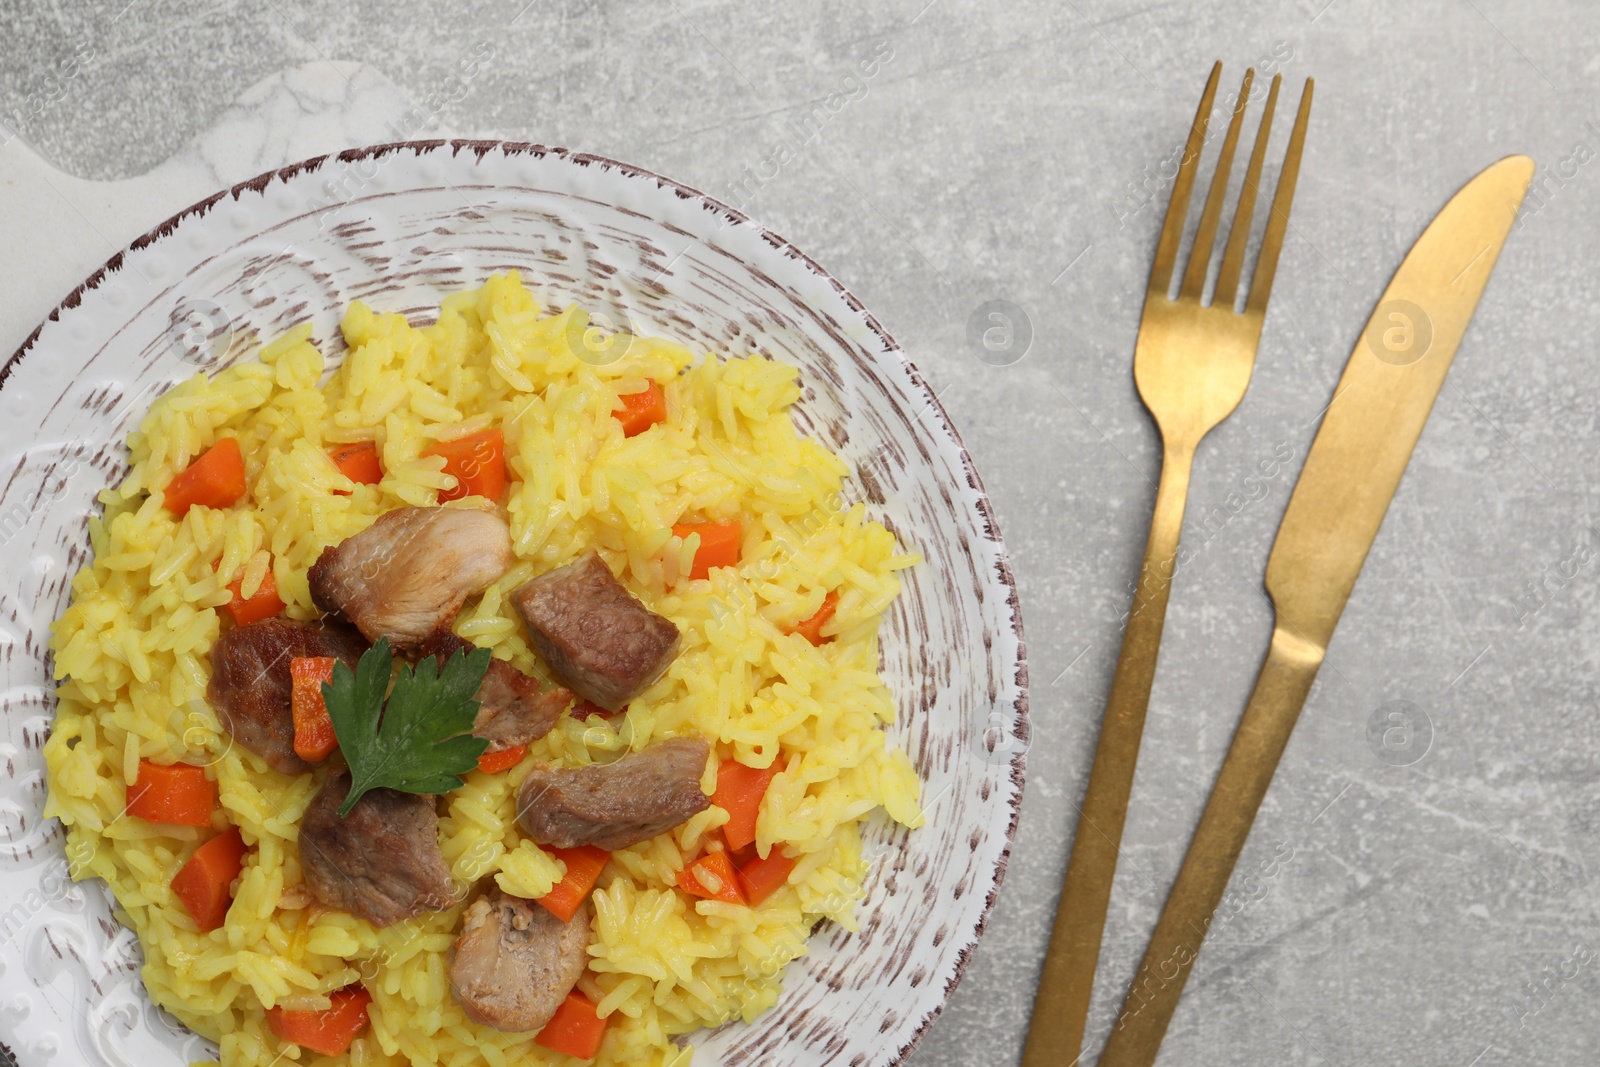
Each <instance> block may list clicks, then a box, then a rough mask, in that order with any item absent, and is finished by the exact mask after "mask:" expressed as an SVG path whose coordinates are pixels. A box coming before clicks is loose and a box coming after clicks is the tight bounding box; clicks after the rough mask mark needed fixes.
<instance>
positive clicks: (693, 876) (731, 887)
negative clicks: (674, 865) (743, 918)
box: [678, 852, 744, 904]
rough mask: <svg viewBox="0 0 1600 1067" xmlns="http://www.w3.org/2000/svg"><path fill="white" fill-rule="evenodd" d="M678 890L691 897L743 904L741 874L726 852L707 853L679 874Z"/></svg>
mask: <svg viewBox="0 0 1600 1067" xmlns="http://www.w3.org/2000/svg"><path fill="white" fill-rule="evenodd" d="M678 888H680V889H682V890H683V891H684V892H685V893H688V894H689V895H690V896H696V897H705V898H706V899H707V900H721V901H726V902H727V903H729V904H743V903H744V893H743V892H742V891H741V890H740V889H739V874H738V872H737V871H735V870H734V869H733V861H732V860H731V859H729V858H728V854H727V853H726V852H707V853H706V854H705V855H704V856H701V857H700V858H699V859H697V860H695V861H694V862H693V863H691V864H689V866H687V867H685V868H684V869H683V870H681V871H679V872H678Z"/></svg>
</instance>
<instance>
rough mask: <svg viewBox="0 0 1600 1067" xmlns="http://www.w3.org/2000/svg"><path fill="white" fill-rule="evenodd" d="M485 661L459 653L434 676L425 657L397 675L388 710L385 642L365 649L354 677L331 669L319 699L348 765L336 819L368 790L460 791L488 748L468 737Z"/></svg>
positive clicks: (485, 655)
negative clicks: (347, 778) (347, 784)
mask: <svg viewBox="0 0 1600 1067" xmlns="http://www.w3.org/2000/svg"><path fill="white" fill-rule="evenodd" d="M489 659H490V653H489V650H488V649H487V648H477V649H473V650H472V651H471V652H463V651H458V652H456V654H455V655H453V656H451V657H450V659H449V661H448V662H447V663H446V664H445V665H444V670H443V671H440V670H439V661H438V660H437V659H435V658H434V657H433V656H424V657H423V658H422V660H421V661H420V662H419V663H418V664H417V665H416V667H415V668H412V667H410V666H402V667H401V668H400V675H399V677H397V678H396V679H395V681H394V689H393V691H392V692H390V693H389V699H388V702H387V705H386V704H385V701H384V691H385V690H387V689H388V688H389V673H390V671H391V669H392V667H393V664H394V656H393V654H392V653H391V652H390V651H389V639H388V638H386V637H380V638H379V639H378V643H377V644H375V645H373V646H372V647H371V648H369V649H367V651H366V653H365V654H363V655H362V657H361V661H360V662H359V663H357V664H356V669H355V671H354V672H352V671H351V670H350V668H349V666H348V665H346V664H345V663H344V662H342V661H341V662H338V663H335V664H334V665H333V681H332V682H331V683H328V682H324V683H323V686H322V697H323V700H324V701H325V702H326V703H327V705H328V718H330V719H332V720H333V733H334V736H335V737H337V738H338V739H339V749H340V751H341V752H343V753H344V758H345V762H346V763H348V764H349V765H350V792H349V794H347V795H346V796H345V799H344V806H343V807H341V808H340V809H339V814H340V815H341V816H344V815H348V814H349V813H350V809H351V808H353V807H355V803H356V801H358V800H360V799H361V795H362V794H363V793H365V792H367V791H368V790H369V789H378V788H384V787H386V788H389V789H398V790H400V791H401V792H404V793H448V792H449V791H450V790H452V789H459V788H460V787H461V785H462V781H461V775H463V774H466V773H467V772H468V771H470V770H472V769H474V768H475V767H477V765H478V757H479V756H481V755H483V750H484V749H485V748H487V747H489V742H488V741H486V740H484V739H483V738H481V737H474V736H472V733H471V730H472V720H473V719H474V718H475V717H476V716H477V714H478V702H477V701H476V700H474V699H473V694H474V693H476V692H477V691H478V686H479V685H481V684H482V683H483V676H484V675H485V674H486V673H487V672H488V670H489Z"/></svg>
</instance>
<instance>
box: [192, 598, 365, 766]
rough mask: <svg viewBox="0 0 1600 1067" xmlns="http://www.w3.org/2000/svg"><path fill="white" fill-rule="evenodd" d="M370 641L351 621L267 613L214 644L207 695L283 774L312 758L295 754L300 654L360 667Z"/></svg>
mask: <svg viewBox="0 0 1600 1067" xmlns="http://www.w3.org/2000/svg"><path fill="white" fill-rule="evenodd" d="M366 650H367V642H366V641H365V640H363V639H362V637H361V635H360V634H359V633H357V632H356V631H355V630H353V629H351V628H350V627H348V626H342V625H337V624H335V625H328V624H325V623H316V622H294V621H292V620H290V619H262V620H261V621H260V622H253V623H251V624H250V625H248V626H236V627H234V628H233V629H231V630H229V631H228V632H227V633H225V634H223V635H222V636H221V637H219V638H218V639H217V642H216V644H214V645H212V646H211V683H210V685H208V686H207V687H206V697H207V698H208V699H209V700H210V701H211V706H212V707H213V708H215V709H216V712H217V718H218V719H220V720H222V728H223V729H224V730H227V731H228V733H229V735H230V736H231V737H232V738H233V739H234V740H235V741H237V742H238V743H239V744H240V745H242V746H244V747H245V748H247V749H249V750H250V751H251V752H254V753H255V754H256V755H258V756H260V757H261V758H262V759H264V760H266V761H267V766H269V767H271V768H272V769H273V770H275V771H279V772H281V773H283V774H304V773H305V772H306V771H309V770H310V769H311V764H309V763H307V762H306V761H305V760H303V759H301V758H300V757H299V756H296V755H295V754H294V716H293V714H292V713H291V711H290V705H291V699H292V694H293V687H294V682H293V680H292V679H291V678H290V676H289V663H290V661H291V660H293V659H295V658H296V657H299V656H335V657H337V658H339V659H342V660H344V661H345V662H346V663H348V664H349V665H350V669H351V670H355V667H356V661H358V660H359V659H360V658H361V654H362V653H363V652H365V651H366Z"/></svg>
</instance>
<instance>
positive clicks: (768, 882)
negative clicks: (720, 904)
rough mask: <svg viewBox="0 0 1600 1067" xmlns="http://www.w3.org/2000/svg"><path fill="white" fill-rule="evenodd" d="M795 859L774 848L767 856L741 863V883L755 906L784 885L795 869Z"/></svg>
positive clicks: (746, 896) (751, 904) (746, 895)
mask: <svg viewBox="0 0 1600 1067" xmlns="http://www.w3.org/2000/svg"><path fill="white" fill-rule="evenodd" d="M794 867H795V861H794V860H792V859H790V858H789V857H788V856H785V855H784V854H783V853H782V852H779V851H778V850H777V849H776V848H774V849H773V850H772V851H771V852H769V853H767V858H766V859H762V858H761V857H759V856H757V857H756V858H755V859H753V860H749V861H748V862H745V863H742V864H740V865H739V884H740V885H741V886H743V887H744V895H745V898H746V899H747V900H749V901H750V906H751V907H754V906H756V905H757V904H760V903H761V902H762V901H764V900H766V899H767V898H768V897H770V896H771V895H772V894H774V893H776V892H777V891H778V890H779V889H781V888H782V887H783V884H784V883H785V882H787V881H788V880H789V874H790V872H792V871H793V870H794Z"/></svg>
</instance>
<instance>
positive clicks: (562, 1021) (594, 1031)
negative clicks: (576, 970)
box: [534, 989, 606, 1060]
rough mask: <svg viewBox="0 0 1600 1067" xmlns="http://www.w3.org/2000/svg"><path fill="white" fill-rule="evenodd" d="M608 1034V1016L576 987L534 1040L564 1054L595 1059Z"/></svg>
mask: <svg viewBox="0 0 1600 1067" xmlns="http://www.w3.org/2000/svg"><path fill="white" fill-rule="evenodd" d="M605 1036H606V1020H605V1019H602V1018H600V1014H599V1012H597V1011H595V1006H594V1001H592V1000H590V999H589V998H588V997H586V996H584V995H583V994H582V993H580V992H578V991H577V990H576V989H574V990H573V991H572V992H570V993H568V994H567V999H566V1000H564V1001H562V1002H561V1007H559V1008H557V1009H556V1013H555V1015H554V1016H553V1017H552V1018H551V1019H550V1021H549V1022H548V1023H545V1026H544V1029H543V1030H540V1031H539V1035H538V1036H537V1037H535V1038H534V1040H535V1041H537V1042H538V1043H539V1044H541V1045H543V1046H544V1047H545V1048H547V1049H549V1050H550V1051H552V1052H559V1053H561V1054H562V1055H563V1056H575V1057H577V1058H578V1059H580V1060H592V1059H594V1058H595V1057H596V1056H597V1055H599V1054H600V1040H601V1038H603V1037H605Z"/></svg>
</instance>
